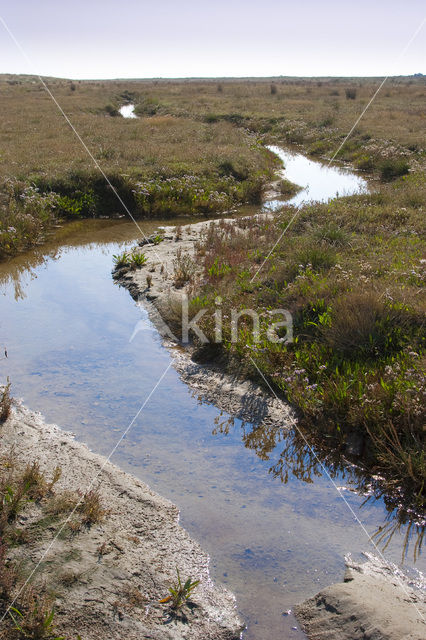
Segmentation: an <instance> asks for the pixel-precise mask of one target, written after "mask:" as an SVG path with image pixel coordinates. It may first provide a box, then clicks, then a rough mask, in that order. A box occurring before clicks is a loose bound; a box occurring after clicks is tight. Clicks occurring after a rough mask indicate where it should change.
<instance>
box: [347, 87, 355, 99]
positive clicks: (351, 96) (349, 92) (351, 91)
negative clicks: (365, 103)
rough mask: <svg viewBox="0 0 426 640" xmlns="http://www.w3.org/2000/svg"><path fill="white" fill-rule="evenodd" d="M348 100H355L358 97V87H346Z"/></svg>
mask: <svg viewBox="0 0 426 640" xmlns="http://www.w3.org/2000/svg"><path fill="white" fill-rule="evenodd" d="M345 96H346V100H355V98H356V89H355V88H353V87H347V88H346V89H345Z"/></svg>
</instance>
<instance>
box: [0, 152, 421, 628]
mask: <svg viewBox="0 0 426 640" xmlns="http://www.w3.org/2000/svg"><path fill="white" fill-rule="evenodd" d="M282 153H283V154H284V153H286V152H282ZM280 155H281V154H280ZM293 158H296V159H295V164H294V169H295V170H296V164H297V162H301V161H299V160H297V157H295V156H293ZM286 162H287V163H288V167H289V168H288V172H289V173H288V174H287V172H286V177H289V178H290V179H292V180H294V181H295V182H297V183H298V184H301V185H302V186H305V185H308V183H309V185H308V186H309V196H310V197H312V196H313V194H315V197H316V198H318V199H326V198H328V197H330V196H333V195H334V194H335V190H334V188H335V183H333V181H332V180H327V181H324V182H322V181H321V182H318V184H316V183H315V189H314V180H313V178H312V173H310V174H309V178H308V177H307V176H306V175H297V176H296V175H293V174H292V175H290V164H289V161H288V159H286ZM307 162H308V163H310V162H311V161H307ZM312 164H314V165H316V166H317V170H318V171H322V168H321V165H318V164H317V163H312ZM310 171H313V168H312V167H310ZM328 171H331V172H333V171H334V172H337V170H336V169H333V168H331V169H329V170H328ZM338 173H339V175H342V174H341V172H338ZM327 175H328V176H329V177H330V174H329V173H327ZM332 175H335V176H336V173H334V174H332ZM344 175H345V180H347V181H348V182H350V183H351V185H352V187H351V186H350V185H349V184H347V186H346V187H345V188H346V189H347V190H350V188H352V191H355V190H356V191H357V190H358V189H359V188H360V182H359V178H358V177H357V176H354V175H352V176H351V174H348V173H347V172H345V173H344ZM320 184H323V192H322V194H319V195H318V191H317V188H319V186H320ZM330 184H332V185H333V186H332V189H331V190H330V186H329V185H330ZM362 186H363V185H361V187H362ZM339 193H340V187H339ZM304 197H305V198H306V192H304ZM281 204H282V203H281ZM267 207H268V205H266V208H267ZM190 221H191V220H188V219H185V220H184V221H182V220H180V221H177V220H167V221H166V224H177V223H180V224H185V223H188V222H190ZM159 224H162V222H161V221H158V220H156V221H148V222H143V223H141V226H142V229H143V231H144V233H145V234H149V233H151V232H152V231H153V230H154V229H155V228H157V227H158V225H159ZM139 235H140V234H139V232H138V230H137V228H136V226H135V225H134V224H133V223H130V222H125V221H112V220H86V221H82V222H78V223H72V224H70V225H67V226H66V227H63V228H62V229H60V230H58V233H57V234H56V237H55V238H53V239H52V240H51V241H50V242H49V243H47V244H46V245H44V246H43V247H39V248H36V249H35V250H34V251H32V252H29V253H27V254H25V255H23V256H19V257H17V258H15V259H14V260H11V261H10V262H9V263H7V264H1V265H0V308H1V315H0V345H2V344H3V343H4V344H5V346H7V349H8V353H9V357H8V359H7V360H2V361H1V362H0V365H1V371H0V379H4V378H5V377H6V376H7V375H8V376H10V378H11V381H12V383H13V388H12V391H13V394H14V395H15V396H17V397H22V398H23V400H24V402H25V403H26V404H27V405H28V406H29V407H30V408H32V409H37V410H40V411H41V412H42V413H43V414H44V416H45V417H46V420H47V421H49V422H55V423H57V424H59V425H60V426H61V427H62V428H64V429H66V430H70V431H73V432H74V433H75V434H76V437H77V438H78V439H79V440H82V441H84V442H87V444H88V445H89V446H90V447H91V448H92V449H93V450H95V451H97V452H99V453H102V454H109V452H110V450H111V448H112V447H113V445H114V444H115V442H116V441H117V439H118V437H119V434H120V433H121V432H122V431H123V429H125V428H126V427H127V425H128V424H129V423H130V421H131V420H132V418H133V416H134V415H135V414H136V412H137V411H138V409H139V408H140V406H141V404H142V403H143V402H144V400H145V399H146V397H147V395H148V393H150V391H151V390H152V387H153V384H154V382H155V381H156V380H158V379H159V377H160V376H161V375H162V373H163V372H164V370H165V369H166V367H167V365H168V363H169V362H170V355H169V353H168V351H167V350H166V349H165V348H164V347H163V346H162V344H161V341H160V338H159V336H158V334H157V332H156V330H155V329H154V327H153V326H152V325H151V324H150V322H149V320H148V318H147V317H146V316H145V315H144V317H143V320H144V326H145V330H144V331H138V332H137V333H136V335H135V337H134V339H133V340H130V338H131V336H132V334H133V330H134V328H135V326H136V325H137V323H138V322H139V321H140V319H141V310H140V309H139V308H138V307H137V306H136V305H135V303H134V302H133V301H132V299H131V297H130V295H129V294H128V293H127V291H125V290H124V289H121V288H119V287H118V286H116V285H114V283H113V280H112V278H111V268H112V256H113V254H115V253H118V252H120V251H122V250H123V249H124V248H126V247H130V246H131V245H132V244H134V242H135V240H136V239H137V238H138V237H139ZM142 314H143V312H142ZM250 434H251V435H252V437H249V436H250ZM113 462H115V463H116V464H118V465H120V466H121V467H122V468H124V469H125V470H127V471H130V472H131V473H133V474H134V475H136V476H138V477H140V478H141V479H142V480H144V481H145V482H147V483H148V484H149V485H150V486H151V487H152V488H153V489H154V490H156V491H158V492H159V493H160V494H162V495H164V496H167V497H168V498H170V499H171V500H172V501H173V502H175V503H176V504H177V505H178V506H179V507H180V509H181V522H182V524H183V525H184V526H185V527H186V528H187V530H188V531H189V532H190V534H191V535H192V536H194V537H195V538H196V539H197V540H198V541H199V542H200V544H201V545H202V546H203V547H204V549H206V550H207V551H208V552H209V553H210V554H211V558H212V560H211V571H212V577H213V579H215V580H218V581H220V582H222V583H224V584H225V585H226V586H228V587H229V588H230V589H231V590H232V591H233V592H234V593H235V595H236V596H237V602H238V607H239V610H240V611H241V615H242V617H243V619H244V620H245V621H246V622H247V624H248V630H247V632H246V633H245V634H244V638H245V639H246V640H266V639H268V640H275V639H286V638H303V637H304V634H303V633H302V632H301V631H300V630H299V626H298V624H297V622H296V621H295V619H294V618H293V616H292V614H291V613H290V614H289V615H286V612H287V611H288V610H289V609H291V608H292V607H293V605H294V603H296V602H299V601H301V600H303V599H305V598H306V597H308V596H311V595H313V594H314V593H316V592H317V591H318V590H319V589H320V588H322V587H325V586H327V585H329V584H331V583H332V582H334V581H341V580H342V578H343V572H344V554H345V553H348V552H351V553H352V555H353V557H355V558H358V556H359V555H360V554H361V552H362V551H363V550H370V551H371V550H372V548H371V545H370V544H369V542H368V539H367V536H366V535H365V533H364V532H363V531H362V529H361V528H360V526H359V524H358V523H357V522H356V521H355V519H354V517H353V515H352V514H351V512H350V511H349V509H348V506H347V505H346V504H345V503H344V501H343V500H342V497H341V495H339V493H338V492H337V491H336V488H335V486H333V484H332V483H331V482H330V480H329V479H328V478H327V477H324V476H323V475H321V473H320V470H318V469H317V468H316V467H315V466H314V465H313V466H312V465H311V463H312V461H311V460H310V459H309V456H308V454H307V452H306V451H301V450H300V449H297V447H296V446H294V443H293V441H292V440H291V437H290V436H288V435H285V434H284V432H281V431H280V430H278V431H277V430H275V432H274V433H268V432H267V430H266V429H263V428H262V426H256V425H248V424H245V425H244V424H242V423H241V421H239V420H234V421H230V420H229V416H227V415H226V414H221V413H220V412H219V411H218V410H217V409H216V408H215V407H214V406H212V405H209V404H205V403H203V402H201V401H200V400H199V398H197V396H196V395H194V393H193V392H191V390H189V389H188V387H187V386H186V385H185V384H184V383H183V382H182V381H181V380H180V379H179V377H178V375H177V373H176V372H175V371H174V369H170V370H169V371H168V372H167V374H166V376H165V377H164V379H163V381H162V383H161V384H160V385H159V387H158V388H157V389H156V391H155V393H154V394H153V396H152V398H151V399H150V401H149V402H148V404H147V405H146V407H145V409H144V410H143V411H142V413H141V415H140V416H139V418H138V419H137V420H136V422H135V424H134V426H133V428H132V429H131V430H130V431H129V433H128V435H127V436H126V437H125V439H124V440H123V442H122V443H121V445H120V447H119V449H118V451H117V453H116V454H115V455H114V457H113ZM281 464H282V465H283V466H284V468H287V469H288V470H289V473H288V480H287V482H282V481H281V479H280V477H279V474H278V475H274V473H271V471H270V469H271V468H272V467H277V466H278V467H279V466H280V465H281ZM301 466H302V467H303V466H304V467H305V473H304V479H299V478H300V476H301V473H300V468H301ZM353 481H354V479H353V478H352V479H351V478H348V477H344V475H343V473H341V472H338V473H337V474H336V478H335V482H336V483H337V485H339V486H340V487H342V493H343V494H344V496H345V498H346V500H347V501H348V503H349V504H350V506H351V507H352V509H353V510H354V511H355V513H356V514H357V517H359V519H360V520H361V521H362V523H363V525H364V526H365V528H366V530H367V531H368V532H369V533H373V532H374V531H375V530H376V529H377V528H378V527H379V526H380V525H383V524H384V522H385V519H386V516H387V512H386V509H385V506H384V504H383V502H382V501H381V500H378V501H369V502H367V503H366V504H365V505H364V506H362V504H363V502H364V500H365V498H364V497H362V496H359V495H357V494H356V493H354V492H353V491H350V487H351V482H353ZM402 542H403V532H402V533H399V532H397V533H396V534H395V536H394V537H393V539H392V542H391V544H390V545H389V547H388V549H387V550H386V558H387V559H389V560H392V561H394V562H398V561H399V560H400V557H401V549H402ZM418 568H423V569H424V565H423V567H420V564H419V565H418Z"/></svg>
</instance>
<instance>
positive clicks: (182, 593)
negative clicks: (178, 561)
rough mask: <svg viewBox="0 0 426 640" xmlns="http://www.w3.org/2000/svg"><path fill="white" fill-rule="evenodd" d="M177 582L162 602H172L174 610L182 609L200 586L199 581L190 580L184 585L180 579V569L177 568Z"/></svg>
mask: <svg viewBox="0 0 426 640" xmlns="http://www.w3.org/2000/svg"><path fill="white" fill-rule="evenodd" d="M176 573H177V581H176V582H175V583H174V584H173V586H171V587H169V591H170V595H169V596H167V598H163V599H162V600H160V603H161V604H165V603H167V602H171V607H172V609H180V608H181V607H182V606H183V605H184V604H185V603H186V602H187V601H188V600H189V598H190V596H191V593H192V592H193V591H194V589H195V588H196V587H197V586H198V585H199V584H200V581H199V580H194V581H193V580H192V579H191V578H188V579H187V580H186V581H185V582H184V583H182V581H181V579H180V573H179V569H178V568H177V567H176Z"/></svg>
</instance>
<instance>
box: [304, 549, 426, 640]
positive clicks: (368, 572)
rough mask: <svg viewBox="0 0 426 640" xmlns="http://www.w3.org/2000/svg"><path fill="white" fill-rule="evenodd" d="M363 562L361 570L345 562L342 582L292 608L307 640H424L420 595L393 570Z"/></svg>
mask: <svg viewBox="0 0 426 640" xmlns="http://www.w3.org/2000/svg"><path fill="white" fill-rule="evenodd" d="M366 556H367V557H368V561H367V562H365V563H363V564H357V563H355V562H351V561H347V569H346V574H345V578H344V582H342V583H339V584H334V585H332V586H331V587H327V588H326V589H324V590H323V591H321V592H320V593H318V594H317V595H316V596H314V597H313V598H311V599H310V600H307V601H306V602H304V603H303V604H301V605H299V606H298V607H296V608H295V614H296V616H297V618H298V619H299V621H300V622H301V624H302V625H303V627H304V630H305V631H306V633H307V635H308V637H309V638H310V640H325V639H327V640H423V638H425V637H426V623H425V616H426V604H425V594H424V591H421V590H420V589H419V588H418V585H415V584H414V583H413V582H410V580H409V579H408V578H407V577H405V576H404V575H403V574H402V573H401V572H400V571H399V570H398V569H397V567H395V566H389V565H385V564H384V563H383V562H382V561H380V560H379V559H377V558H375V557H374V556H372V555H370V554H366ZM413 587H414V588H413Z"/></svg>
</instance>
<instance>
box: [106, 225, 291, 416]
mask: <svg viewBox="0 0 426 640" xmlns="http://www.w3.org/2000/svg"><path fill="white" fill-rule="evenodd" d="M224 221H225V222H230V221H232V219H231V218H229V219H224ZM220 222H221V221H220V220H214V221H206V222H204V221H203V222H197V223H195V224H190V225H185V226H183V227H181V228H177V227H176V228H175V227H162V231H163V240H162V242H160V243H159V244H149V243H146V240H143V241H142V242H141V244H142V245H143V246H141V247H140V248H139V249H138V251H139V252H140V253H144V254H145V256H146V258H147V262H146V264H145V265H144V266H143V267H141V268H138V269H136V270H131V269H129V268H127V267H123V268H118V269H116V270H115V271H114V273H113V277H114V279H115V281H116V282H118V283H119V284H120V285H122V286H123V287H125V288H126V289H128V291H129V292H130V294H131V296H132V297H133V298H134V299H135V300H136V301H137V302H138V303H139V304H142V305H143V306H145V307H146V308H147V309H148V313H149V316H150V319H151V321H152V322H153V323H154V325H155V327H156V328H157V330H158V331H159V333H160V335H161V336H162V338H163V340H164V343H165V345H166V346H167V347H169V349H170V353H171V354H172V356H173V360H174V362H173V364H174V366H175V368H176V369H177V371H178V372H179V374H180V376H181V378H182V380H183V381H184V382H186V383H187V384H188V385H189V386H190V387H191V388H192V389H193V390H194V392H195V393H198V394H199V395H200V396H202V397H203V399H204V400H206V401H207V402H211V403H213V404H215V406H217V407H218V408H219V409H222V410H224V411H226V412H227V413H229V414H230V415H231V416H233V417H236V418H240V419H242V420H245V421H248V422H257V423H258V422H262V423H264V424H269V425H271V424H276V425H277V427H280V428H283V426H284V427H285V426H288V428H290V427H291V426H292V425H293V424H294V423H295V420H296V417H295V413H294V411H293V410H292V408H291V407H290V406H289V405H288V404H286V403H285V402H283V401H281V400H278V399H277V398H275V397H274V396H273V395H272V394H270V395H269V394H268V393H266V392H265V389H264V388H263V387H260V386H259V385H257V384H255V383H253V382H251V381H248V380H244V379H243V378H239V377H237V376H234V375H229V374H228V373H224V372H223V370H222V369H221V367H220V366H218V365H215V364H214V363H212V362H203V363H200V362H194V360H193V359H192V356H193V347H192V346H191V344H189V345H187V347H186V348H183V347H179V346H177V343H178V341H177V340H176V339H175V338H174V336H173V329H172V328H171V325H170V323H169V324H167V325H166V323H165V322H164V320H163V318H170V317H172V316H173V314H174V313H175V312H176V313H178V314H180V309H181V299H182V295H183V294H185V292H186V288H185V287H181V286H176V284H175V265H174V262H175V260H176V256H177V254H178V252H179V251H180V252H181V254H182V255H189V256H191V257H192V258H194V259H195V248H196V243H197V242H198V241H199V240H200V238H201V237H202V236H203V234H205V233H206V232H207V230H208V228H209V226H210V225H212V224H220ZM148 282H149V286H148ZM141 323H142V324H143V322H142V321H141ZM141 328H142V326H141ZM135 331H136V332H137V331H138V327H137V326H136V327H135ZM205 359H206V360H209V358H208V356H206V358H205Z"/></svg>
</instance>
